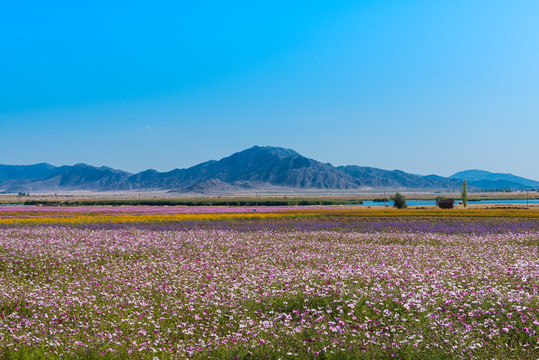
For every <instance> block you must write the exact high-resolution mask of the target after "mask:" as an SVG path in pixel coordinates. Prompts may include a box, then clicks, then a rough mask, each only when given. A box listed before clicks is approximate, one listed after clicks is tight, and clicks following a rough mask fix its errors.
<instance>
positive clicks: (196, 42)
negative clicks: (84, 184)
mask: <svg viewBox="0 0 539 360" xmlns="http://www.w3.org/2000/svg"><path fill="white" fill-rule="evenodd" d="M0 6H1V8H0V126H1V127H0V129H1V131H0V163H2V164H32V163H38V162H49V163H52V164H55V165H62V164H74V163H78V162H86V163H89V164H92V165H96V166H99V165H107V166H111V167H114V168H121V169H124V170H128V171H133V172H135V171H140V170H144V169H147V168H155V169H157V170H161V171H164V170H171V169H173V168H182V167H188V166H191V165H195V164H197V163H199V162H202V161H206V160H209V159H220V158H222V157H224V156H227V155H229V154H231V153H233V152H236V151H240V150H243V149H245V148H248V147H251V146H253V145H273V146H283V147H287V148H292V149H294V150H296V151H298V152H300V153H301V154H303V155H305V156H308V157H311V158H314V159H317V160H320V161H323V162H331V163H332V164H334V165H344V164H356V165H364V166H374V167H379V168H384V169H401V170H404V171H408V172H412V173H419V174H430V173H436V174H439V175H450V174H452V173H454V172H457V171H460V170H464V169H470V168H479V169H485V170H489V171H495V172H511V173H514V174H517V175H520V176H525V177H529V178H533V179H537V180H539V166H537V155H538V154H539V141H537V134H539V115H538V114H539V96H538V95H539V66H537V64H538V63H539V22H538V21H537V14H539V2H537V1H535V0H522V1H518V2H515V1H496V0H494V1H492V0H490V1H482V0H477V1H473V2H470V1H459V0H457V1H451V2H439V1H436V2H435V1H416V0H408V1H386V0H377V1H320V2H316V1H315V2H313V1H294V2H290V1H279V0H273V1H254V2H253V1H226V2H224V1H220V2H212V1H208V2H186V1H169V2H167V1H153V2H151V3H150V2H138V1H107V2H105V1H95V2H87V3H80V2H72V1H52V2H42V1H6V0H4V1H3V2H2V5H0Z"/></svg>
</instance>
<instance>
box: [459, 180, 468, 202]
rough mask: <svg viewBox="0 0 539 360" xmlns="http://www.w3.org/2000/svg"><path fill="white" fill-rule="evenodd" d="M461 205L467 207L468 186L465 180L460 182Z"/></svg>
mask: <svg viewBox="0 0 539 360" xmlns="http://www.w3.org/2000/svg"><path fill="white" fill-rule="evenodd" d="M461 195H462V205H464V207H466V205H468V185H467V184H466V179H464V181H463V182H462V192H461Z"/></svg>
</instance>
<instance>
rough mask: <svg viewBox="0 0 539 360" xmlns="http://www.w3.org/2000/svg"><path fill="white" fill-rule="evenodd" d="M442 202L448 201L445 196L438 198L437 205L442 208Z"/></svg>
mask: <svg viewBox="0 0 539 360" xmlns="http://www.w3.org/2000/svg"><path fill="white" fill-rule="evenodd" d="M442 200H447V198H446V197H445V196H436V205H438V206H440V202H441V201H442Z"/></svg>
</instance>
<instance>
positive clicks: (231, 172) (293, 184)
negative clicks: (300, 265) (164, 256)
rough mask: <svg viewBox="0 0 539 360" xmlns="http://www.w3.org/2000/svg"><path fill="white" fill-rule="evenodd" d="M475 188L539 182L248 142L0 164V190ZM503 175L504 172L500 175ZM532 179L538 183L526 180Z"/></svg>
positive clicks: (518, 185) (480, 172)
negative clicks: (207, 150) (117, 162)
mask: <svg viewBox="0 0 539 360" xmlns="http://www.w3.org/2000/svg"><path fill="white" fill-rule="evenodd" d="M466 175H469V176H470V178H469V179H468V178H467V181H468V184H469V186H470V188H471V189H474V188H502V187H504V188H510V189H528V188H530V187H537V188H539V182H536V181H534V180H530V179H525V178H521V177H518V176H515V175H512V174H496V173H490V172H487V171H484V170H465V171H461V172H458V173H456V174H453V175H452V176H450V177H443V176H438V175H434V174H432V175H426V176H423V175H417V174H410V173H406V172H404V171H401V170H383V169H378V168H374V167H362V166H358V165H346V166H337V167H335V166H333V165H331V164H329V163H322V162H320V161H317V160H314V159H310V158H307V157H305V156H303V155H301V154H299V153H298V152H296V151H295V150H292V149H286V148H280V147H272V146H253V147H251V148H248V149H245V150H243V151H239V152H236V153H234V154H232V155H230V156H227V157H224V158H222V159H220V160H210V161H206V162H203V163H200V164H197V165H194V166H191V167H189V168H184V169H173V170H171V171H167V172H159V171H156V170H153V169H148V170H144V171H141V172H138V173H135V174H132V173H130V172H127V171H123V170H118V169H113V168H110V167H107V166H101V167H94V166H91V165H87V164H84V163H78V164H75V165H72V166H68V165H64V166H60V167H55V166H53V165H50V164H48V163H40V164H34V165H0V190H4V191H7V192H17V191H25V192H28V191H32V192H36V191H54V190H89V191H115V190H151V189H153V190H168V191H174V192H198V193H204V192H212V191H214V192H215V191H216V192H218V191H232V190H241V189H259V188H260V189H262V188H264V187H267V186H270V187H275V188H292V189H293V188H295V189H335V190H343V189H361V188H380V187H383V188H397V189H399V188H413V189H453V190H454V189H459V188H460V187H461V185H462V179H463V178H461V177H462V176H466ZM500 175H504V176H505V177H504V176H500ZM533 184H536V185H537V186H530V185H533Z"/></svg>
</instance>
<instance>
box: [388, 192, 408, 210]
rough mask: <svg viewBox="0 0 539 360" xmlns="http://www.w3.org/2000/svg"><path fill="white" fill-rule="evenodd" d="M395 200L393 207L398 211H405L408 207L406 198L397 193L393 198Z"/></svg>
mask: <svg viewBox="0 0 539 360" xmlns="http://www.w3.org/2000/svg"><path fill="white" fill-rule="evenodd" d="M391 200H393V206H394V207H396V208H397V209H404V208H406V207H407V205H406V198H405V197H404V195H402V194H401V193H396V194H395V196H393V197H391Z"/></svg>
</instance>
